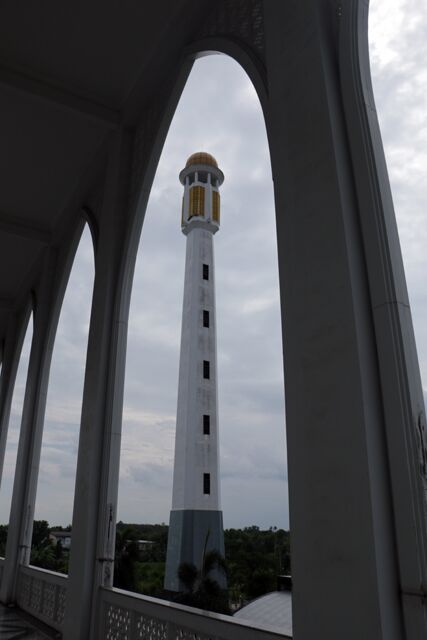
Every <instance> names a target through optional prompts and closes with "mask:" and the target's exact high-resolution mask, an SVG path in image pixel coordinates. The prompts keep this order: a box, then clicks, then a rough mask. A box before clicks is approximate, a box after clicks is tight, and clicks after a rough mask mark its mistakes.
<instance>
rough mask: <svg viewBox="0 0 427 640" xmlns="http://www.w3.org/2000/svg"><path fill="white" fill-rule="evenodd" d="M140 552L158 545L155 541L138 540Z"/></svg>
mask: <svg viewBox="0 0 427 640" xmlns="http://www.w3.org/2000/svg"><path fill="white" fill-rule="evenodd" d="M136 544H137V545H138V551H147V549H149V548H150V547H151V545H153V544H156V542H155V541H154V540H136Z"/></svg>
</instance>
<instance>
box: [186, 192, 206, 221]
mask: <svg viewBox="0 0 427 640" xmlns="http://www.w3.org/2000/svg"><path fill="white" fill-rule="evenodd" d="M189 214H190V215H189V217H190V218H192V217H193V216H204V215H205V189H204V187H191V189H190V211H189Z"/></svg>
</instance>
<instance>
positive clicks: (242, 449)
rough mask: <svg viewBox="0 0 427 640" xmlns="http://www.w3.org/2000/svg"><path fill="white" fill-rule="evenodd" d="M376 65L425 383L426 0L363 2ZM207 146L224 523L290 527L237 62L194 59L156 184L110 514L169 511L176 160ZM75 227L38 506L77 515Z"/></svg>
mask: <svg viewBox="0 0 427 640" xmlns="http://www.w3.org/2000/svg"><path fill="white" fill-rule="evenodd" d="M370 40H371V63H372V72H373V80H374V90H375V96H376V104H377V109H378V114H379V119H380V125H381V129H382V134H383V142H384V146H385V151H386V156H387V161H388V168H389V174H390V179H391V184H392V190H393V196H394V204H395V209H396V215H397V220H398V226H399V231H400V237H401V243H402V251H403V256H404V261H405V267H406V276H407V280H408V287H409V293H410V298H411V303H412V311H413V318H414V325H415V332H416V338H417V345H418V351H419V358H420V366H421V373H422V377H423V386H424V389H427V287H426V284H425V282H426V273H427V251H426V246H427V221H426V214H425V209H426V204H427V180H426V169H427V151H426V149H427V144H426V143H427V66H426V65H427V63H426V60H427V46H426V42H427V5H426V4H425V3H424V4H423V3H418V2H417V3H416V2H414V1H413V0H371V26H370ZM198 150H206V151H209V152H210V153H213V155H214V156H215V157H216V158H217V160H218V163H219V165H220V167H221V169H222V170H223V171H224V174H225V182H224V184H223V186H222V188H221V202H222V212H221V213H222V217H221V229H220V231H219V233H218V234H216V236H215V256H216V287H217V324H218V369H219V418H220V446H221V488H222V507H223V512H224V523H225V526H226V527H231V526H245V525H251V524H257V525H259V526H261V527H269V526H283V527H287V526H288V500H287V472H286V443H285V417H284V392H283V386H284V383H283V367H282V345H281V336H280V314H279V297H278V276H277V250H276V240H275V230H274V205H273V192H272V182H271V171H270V161H269V153H268V148H267V141H266V135H265V128H264V124H263V119H262V113H261V109H260V105H259V102H258V99H257V97H256V94H255V91H254V89H253V88H252V86H251V84H250V82H249V80H248V78H247V77H246V76H245V74H244V72H243V71H242V70H241V69H240V68H239V66H238V65H237V63H235V62H234V61H233V60H231V59H229V58H227V57H225V56H211V57H208V58H202V59H201V60H199V61H198V62H197V63H196V64H195V67H194V69H193V72H192V74H191V76H190V78H189V81H188V83H187V86H186V88H185V90H184V93H183V96H182V99H181V101H180V103H179V107H178V110H177V112H176V115H175V117H174V119H173V122H172V125H171V128H170V131H169V135H168V138H167V141H166V144H165V147H164V151H163V153H162V157H161V160H160V164H159V167H158V171H157V175H156V178H155V182H154V185H153V189H152V193H151V197H150V201H149V205H148V210H147V215H146V221H145V224H144V228H143V232H142V238H141V244H140V250H139V254H138V262H137V268H136V272H135V281H134V289H133V295H132V303H131V311H130V323H129V343H128V358H127V369H126V385H125V401H124V405H125V406H124V414H123V440H122V454H121V472H120V487H119V507H118V515H119V519H122V520H125V521H132V522H167V521H168V519H169V510H170V505H171V497H172V468H173V449H174V428H175V413H176V397H177V380H178V363H179V340H180V330H181V305H182V292H183V275H184V260H185V237H184V236H183V235H182V233H181V231H180V207H181V196H182V186H181V185H180V183H179V181H178V173H179V171H180V170H181V169H182V167H183V166H184V164H185V161H186V158H187V157H188V156H189V155H190V154H191V153H193V152H194V151H198ZM92 279H93V257H92V248H91V241H90V237H89V234H88V232H85V233H84V235H83V238H82V241H81V245H80V247H79V250H78V254H77V256H76V259H75V264H74V268H73V272H72V275H71V279H70V283H69V286H68V289H67V293H66V298H65V301H64V306H63V311H62V314H61V319H60V325H59V329H58V336H57V340H56V343H55V350H54V356H53V362H52V370H51V380H50V386H49V395H48V406H47V414H46V422H45V434H44V439H43V449H42V460H41V471H40V480H39V488H38V496H37V505H36V518H45V519H47V520H49V522H50V523H51V524H64V525H65V524H68V523H69V522H70V521H71V514H72V499H73V492H74V478H75V466H76V452H77V443H78V421H79V417H80V407H81V392H82V385H83V372H84V357H85V341H86V339H87V326H88V321H89V312H90V297H91V287H92V283H93V280H92ZM30 333H31V330H29V332H28V336H27V338H26V343H25V345H24V349H23V356H22V361H21V365H20V369H19V372H18V378H17V384H16V391H15V394H14V401H13V409H12V416H11V427H10V432H9V437H8V446H7V453H6V463H5V471H4V479H3V486H2V492H1V493H0V522H7V520H8V511H9V505H10V493H11V482H12V477H13V468H14V460H15V456H16V443H17V439H18V430H19V421H20V415H21V410H22V397H23V388H24V384H25V375H26V365H27V362H28V353H29V342H30V337H31V336H30Z"/></svg>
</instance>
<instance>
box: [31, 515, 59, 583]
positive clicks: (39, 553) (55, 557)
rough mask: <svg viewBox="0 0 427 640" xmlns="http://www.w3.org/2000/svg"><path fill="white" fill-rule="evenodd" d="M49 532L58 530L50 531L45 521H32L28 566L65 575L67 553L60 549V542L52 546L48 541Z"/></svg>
mask: <svg viewBox="0 0 427 640" xmlns="http://www.w3.org/2000/svg"><path fill="white" fill-rule="evenodd" d="M51 531H58V528H57V527H55V528H54V529H52V528H51V527H49V523H48V522H47V521H46V520H34V525H33V540H32V545H31V558H30V564H32V565H33V566H34V567H41V568H42V569H48V570H49V571H57V572H58V573H66V574H67V573H68V552H66V551H64V550H63V549H62V545H61V543H60V542H57V543H56V544H54V543H53V542H52V541H51V540H50V537H49V534H50V532H51Z"/></svg>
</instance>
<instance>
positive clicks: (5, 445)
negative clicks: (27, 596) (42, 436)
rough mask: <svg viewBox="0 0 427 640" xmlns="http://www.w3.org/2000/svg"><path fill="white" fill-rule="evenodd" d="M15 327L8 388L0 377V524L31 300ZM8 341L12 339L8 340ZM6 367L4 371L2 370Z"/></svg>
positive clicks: (7, 498) (12, 461) (10, 475)
mask: <svg viewBox="0 0 427 640" xmlns="http://www.w3.org/2000/svg"><path fill="white" fill-rule="evenodd" d="M15 320H16V324H17V335H16V341H14V344H13V347H12V350H13V352H12V353H11V354H10V355H9V354H8V358H10V360H11V362H10V363H9V362H5V373H7V374H8V380H7V382H8V389H6V388H5V386H6V380H4V378H2V420H1V429H2V433H1V445H2V446H1V462H0V473H1V480H0V525H4V526H7V525H8V523H9V516H10V507H11V502H12V490H13V482H14V476H15V467H16V459H17V452H18V441H19V434H20V427H21V420H22V411H23V405H24V395H25V387H26V383H27V376H28V365H29V359H30V351H31V343H32V338H33V327H34V306H33V301H32V302H31V303H29V304H28V305H27V307H26V309H25V311H24V314H23V315H22V317H21V322H19V319H18V318H15ZM11 342H12V337H11ZM6 367H7V369H8V370H6ZM6 538H7V536H6V535H5V536H4V539H2V540H1V542H0V556H4V554H5V548H6Z"/></svg>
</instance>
